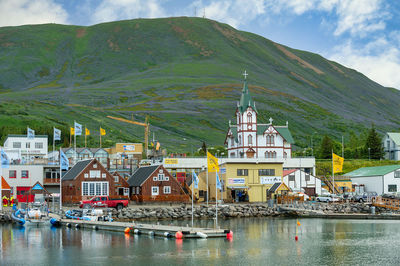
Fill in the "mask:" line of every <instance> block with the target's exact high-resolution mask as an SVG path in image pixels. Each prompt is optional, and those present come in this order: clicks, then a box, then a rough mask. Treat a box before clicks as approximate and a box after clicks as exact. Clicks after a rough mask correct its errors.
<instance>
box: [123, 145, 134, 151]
mask: <svg viewBox="0 0 400 266" xmlns="http://www.w3.org/2000/svg"><path fill="white" fill-rule="evenodd" d="M124 151H135V145H124Z"/></svg>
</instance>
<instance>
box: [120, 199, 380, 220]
mask: <svg viewBox="0 0 400 266" xmlns="http://www.w3.org/2000/svg"><path fill="white" fill-rule="evenodd" d="M287 209H294V210H296V211H295V212H293V211H287ZM113 212H114V213H113V215H114V216H115V217H116V218H117V220H120V221H130V220H143V219H149V220H164V219H190V218H191V216H192V208H191V206H189V205H181V206H177V207H153V206H143V207H134V208H125V209H123V210H121V211H116V210H114V211H113ZM304 212H310V213H313V212H314V213H316V214H322V215H324V214H326V215H329V214H334V213H338V214H369V213H371V212H372V209H371V206H370V205H368V204H363V203H340V204H329V203H298V204H282V205H275V206H274V207H269V206H268V205H267V204H265V203H264V204H262V203H260V204H229V205H221V206H218V217H221V218H233V217H238V218H239V217H276V216H286V215H293V214H295V213H304ZM383 212H387V210H385V209H381V208H376V209H375V213H376V214H379V213H383ZM194 217H195V218H196V219H203V218H204V219H207V218H214V217H215V205H210V206H209V207H207V206H206V205H201V206H195V207H194Z"/></svg>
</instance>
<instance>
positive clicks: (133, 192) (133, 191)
mask: <svg viewBox="0 0 400 266" xmlns="http://www.w3.org/2000/svg"><path fill="white" fill-rule="evenodd" d="M135 194H136V188H135V187H134V188H133V189H132V195H135Z"/></svg>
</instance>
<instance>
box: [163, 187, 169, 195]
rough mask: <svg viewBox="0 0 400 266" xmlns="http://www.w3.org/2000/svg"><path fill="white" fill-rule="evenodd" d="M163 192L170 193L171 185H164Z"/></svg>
mask: <svg viewBox="0 0 400 266" xmlns="http://www.w3.org/2000/svg"><path fill="white" fill-rule="evenodd" d="M164 194H171V187H170V186H165V187H164Z"/></svg>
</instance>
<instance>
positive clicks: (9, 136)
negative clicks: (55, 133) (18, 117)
mask: <svg viewBox="0 0 400 266" xmlns="http://www.w3.org/2000/svg"><path fill="white" fill-rule="evenodd" d="M12 137H14V138H27V137H28V136H27V135H17V134H8V135H7V138H12ZM35 138H48V136H47V135H35Z"/></svg>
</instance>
